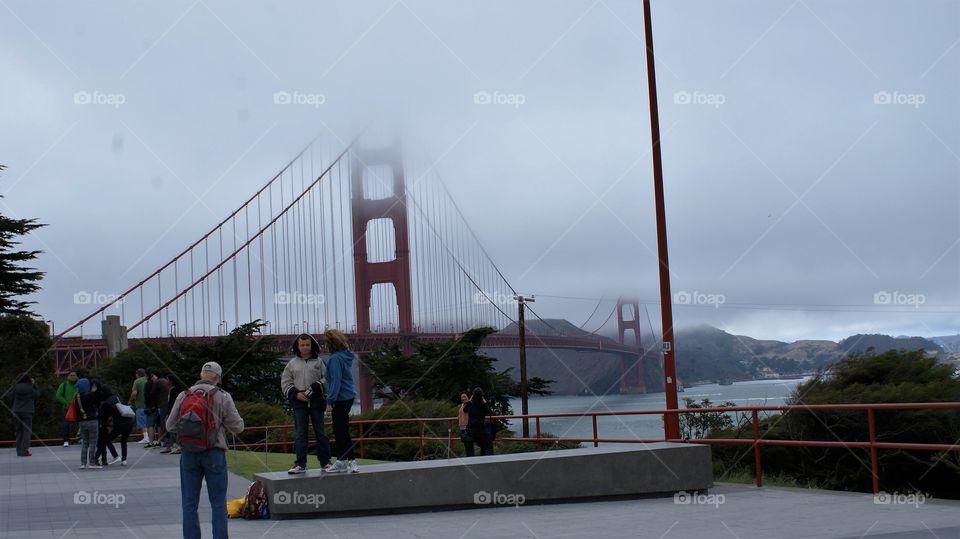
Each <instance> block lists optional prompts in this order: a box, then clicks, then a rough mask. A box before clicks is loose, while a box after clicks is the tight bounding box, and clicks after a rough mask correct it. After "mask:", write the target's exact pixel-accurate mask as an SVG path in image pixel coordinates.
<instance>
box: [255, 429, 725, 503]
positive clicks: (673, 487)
mask: <svg viewBox="0 0 960 539" xmlns="http://www.w3.org/2000/svg"><path fill="white" fill-rule="evenodd" d="M360 470H361V471H360V473H359V474H344V473H337V474H322V473H321V472H320V470H310V471H308V472H307V473H306V474H302V475H288V474H287V473H286V472H273V473H262V474H257V475H256V478H257V479H260V480H261V481H263V484H264V487H265V488H266V491H267V497H268V501H269V504H270V514H271V517H272V518H278V519H284V518H308V517H317V516H335V515H336V516H344V515H351V514H377V513H392V512H411V511H433V510H440V509H457V508H465V507H491V506H498V505H500V506H502V505H515V504H533V503H551V502H562V501H572V500H579V501H583V500H585V499H602V498H623V497H641V496H650V495H666V494H672V493H675V492H679V491H681V490H685V491H697V490H705V489H708V488H711V487H712V486H713V468H712V464H711V459H710V447H709V446H706V445H697V444H676V443H656V444H647V445H644V446H639V447H628V448H609V449H608V448H602V447H601V448H583V449H570V450H561V451H539V452H534V453H520V454H513V455H493V456H488V457H473V458H464V459H450V460H428V461H418V462H397V463H390V464H377V465H371V466H362V467H361V468H360Z"/></svg>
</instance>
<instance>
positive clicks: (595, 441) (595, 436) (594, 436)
mask: <svg viewBox="0 0 960 539" xmlns="http://www.w3.org/2000/svg"><path fill="white" fill-rule="evenodd" d="M591 417H592V418H593V447H600V442H598V441H597V416H596V414H594V415H592V416H591Z"/></svg>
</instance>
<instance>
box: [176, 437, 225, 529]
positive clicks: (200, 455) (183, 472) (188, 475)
mask: <svg viewBox="0 0 960 539" xmlns="http://www.w3.org/2000/svg"><path fill="white" fill-rule="evenodd" d="M204 479H206V481H207V497H208V498H209V499H210V509H211V511H212V512H213V537H214V539H226V538H227V453H226V451H224V450H223V449H219V448H213V449H208V450H206V451H196V452H194V451H184V452H183V453H182V454H181V455H180V506H181V509H182V511H183V537H184V539H200V517H199V515H198V514H197V506H198V505H199V504H200V485H201V483H202V482H203V480H204Z"/></svg>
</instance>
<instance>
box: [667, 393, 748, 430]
mask: <svg viewBox="0 0 960 539" xmlns="http://www.w3.org/2000/svg"><path fill="white" fill-rule="evenodd" d="M683 402H684V403H685V405H686V407H687V408H691V409H695V408H729V407H731V406H736V405H737V404H736V403H734V402H730V401H726V402H721V403H719V404H714V403H713V402H712V401H711V400H710V399H706V398H705V399H703V400H701V401H700V402H697V401H695V400H693V399H691V398H684V399H683ZM730 413H732V412H730ZM730 413H725V412H701V413H696V414H680V437H681V438H683V439H684V440H690V439H699V438H706V437H707V436H710V435H712V434H713V433H716V432H719V431H722V430H728V429H732V428H734V426H736V425H738V424H740V425H742V424H743V422H744V421H745V418H744V416H743V414H742V413H741V414H738V418H737V421H736V422H734V418H733V417H731V416H730Z"/></svg>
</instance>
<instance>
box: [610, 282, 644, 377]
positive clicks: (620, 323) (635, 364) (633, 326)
mask: <svg viewBox="0 0 960 539" xmlns="http://www.w3.org/2000/svg"><path fill="white" fill-rule="evenodd" d="M625 311H632V313H631V314H632V315H631V317H630V318H626V316H625V314H627V313H625ZM627 331H632V332H633V336H632V339H633V343H634V344H635V346H636V347H637V356H636V357H635V358H631V357H627V356H620V393H622V394H623V393H646V392H647V386H646V384H645V383H644V381H643V347H642V346H641V343H640V303H639V302H638V301H637V300H624V299H623V298H620V299H618V300H617V333H618V335H619V336H620V344H628V342H627V340H626V333H627Z"/></svg>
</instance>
